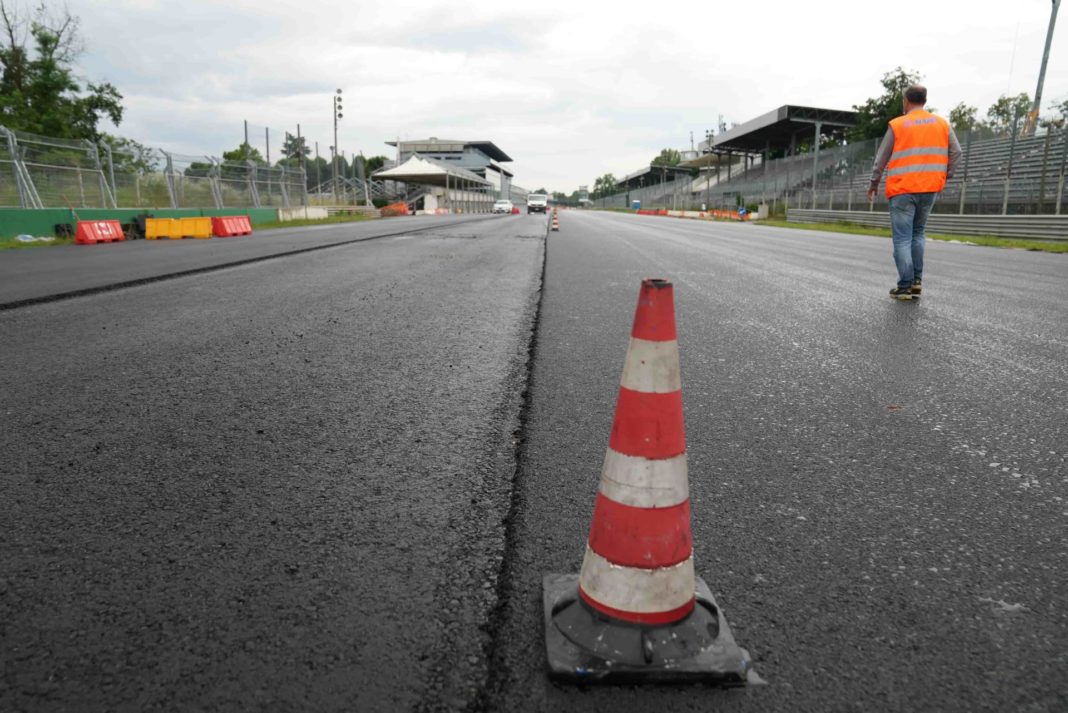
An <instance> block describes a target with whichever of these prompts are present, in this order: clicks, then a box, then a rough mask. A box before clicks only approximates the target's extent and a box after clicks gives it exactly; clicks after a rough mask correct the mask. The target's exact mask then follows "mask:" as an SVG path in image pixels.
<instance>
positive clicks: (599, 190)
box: [590, 173, 618, 198]
mask: <svg viewBox="0 0 1068 713" xmlns="http://www.w3.org/2000/svg"><path fill="white" fill-rule="evenodd" d="M616 183H618V181H616V177H615V176H613V175H612V174H611V173H606V174H604V175H603V176H601V177H600V178H598V179H596V180H594V182H593V193H592V194H591V195H590V197H591V198H602V197H604V196H610V195H612V194H613V193H615V192H616Z"/></svg>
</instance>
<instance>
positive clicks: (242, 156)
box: [222, 142, 264, 164]
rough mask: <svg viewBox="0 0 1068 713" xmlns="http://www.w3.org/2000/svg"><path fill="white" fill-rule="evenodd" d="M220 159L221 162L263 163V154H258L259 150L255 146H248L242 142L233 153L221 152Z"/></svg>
mask: <svg viewBox="0 0 1068 713" xmlns="http://www.w3.org/2000/svg"><path fill="white" fill-rule="evenodd" d="M222 157H223V161H237V162H242V163H243V162H245V161H252V162H253V163H260V164H262V163H264V161H263V154H261V153H260V150H259V149H258V148H256V147H255V146H250V145H249V144H247V143H244V142H242V143H241V145H240V146H238V147H237V148H236V149H234V150H233V151H223V155H222Z"/></svg>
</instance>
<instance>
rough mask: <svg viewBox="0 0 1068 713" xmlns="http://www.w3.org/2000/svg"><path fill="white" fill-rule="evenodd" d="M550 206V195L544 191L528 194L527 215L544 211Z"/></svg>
mask: <svg viewBox="0 0 1068 713" xmlns="http://www.w3.org/2000/svg"><path fill="white" fill-rule="evenodd" d="M548 208H549V196H547V195H545V194H544V193H530V194H528V195H527V215H530V214H531V213H544V212H545V211H546V210H548Z"/></svg>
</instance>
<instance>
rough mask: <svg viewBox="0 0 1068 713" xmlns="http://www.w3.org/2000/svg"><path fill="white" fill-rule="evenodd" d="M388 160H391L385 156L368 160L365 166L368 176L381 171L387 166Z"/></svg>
mask: <svg viewBox="0 0 1068 713" xmlns="http://www.w3.org/2000/svg"><path fill="white" fill-rule="evenodd" d="M388 160H389V159H388V158H386V157H385V156H372V157H371V158H369V159H366V161H365V164H364V166H365V169H364V170H366V171H367V175H368V176H370V175H371V174H372V173H374V172H375V171H377V170H378V169H380V168H382V167H383V166H385V165H386V161H388Z"/></svg>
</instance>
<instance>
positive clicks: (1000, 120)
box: [986, 92, 1032, 135]
mask: <svg viewBox="0 0 1068 713" xmlns="http://www.w3.org/2000/svg"><path fill="white" fill-rule="evenodd" d="M1031 103H1032V102H1031V97H1030V96H1028V94H1027V92H1024V93H1022V94H1017V95H1016V96H1014V97H1010V96H1006V95H1005V94H1002V95H1001V96H1000V97H998V100H997V101H996V102H994V103H993V104H991V105H990V108H989V109H987V110H986V118H987V121H988V123H989V124H990V128H991V129H993V131H994V133H996V134H1002V135H1008V134H1011V133H1012V128H1013V125H1014V124H1015V125H1016V129H1017V131H1019V130H1020V129H1021V128H1023V123H1024V119H1025V118H1026V117H1027V112H1029V111H1031Z"/></svg>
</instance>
